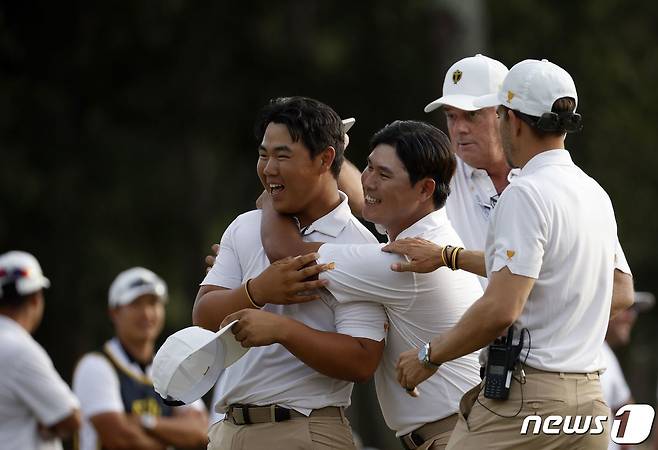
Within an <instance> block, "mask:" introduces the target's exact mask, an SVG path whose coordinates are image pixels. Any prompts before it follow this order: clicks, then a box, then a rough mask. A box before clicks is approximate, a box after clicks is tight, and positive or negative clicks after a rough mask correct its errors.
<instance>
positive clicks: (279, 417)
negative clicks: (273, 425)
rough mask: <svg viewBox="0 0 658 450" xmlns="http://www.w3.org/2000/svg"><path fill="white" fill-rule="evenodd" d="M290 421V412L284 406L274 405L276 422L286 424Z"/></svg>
mask: <svg viewBox="0 0 658 450" xmlns="http://www.w3.org/2000/svg"><path fill="white" fill-rule="evenodd" d="M286 420H290V410H289V409H288V408H284V407H283V406H279V405H274V422H285V421H286Z"/></svg>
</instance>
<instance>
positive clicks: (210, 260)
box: [205, 244, 219, 273]
mask: <svg viewBox="0 0 658 450" xmlns="http://www.w3.org/2000/svg"><path fill="white" fill-rule="evenodd" d="M210 250H211V251H212V253H211V254H210V255H206V259H205V261H206V264H207V265H208V267H206V273H208V272H210V269H212V266H214V265H215V260H216V259H217V257H218V256H219V244H213V245H212V246H210Z"/></svg>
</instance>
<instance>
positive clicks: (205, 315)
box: [192, 285, 254, 331]
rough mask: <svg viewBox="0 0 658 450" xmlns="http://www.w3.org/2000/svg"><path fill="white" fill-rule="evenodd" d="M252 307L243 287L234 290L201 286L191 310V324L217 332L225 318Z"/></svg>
mask: <svg viewBox="0 0 658 450" xmlns="http://www.w3.org/2000/svg"><path fill="white" fill-rule="evenodd" d="M253 307H254V306H253V305H252V304H251V302H250V301H249V298H248V297H247V293H246V291H245V288H244V285H241V286H240V287H239V288H236V289H224V288H218V287H217V286H212V287H210V286H201V288H200V289H199V293H198V294H197V298H196V300H195V302H194V308H193V309H192V323H193V324H194V325H197V326H200V327H202V328H206V329H208V330H211V331H217V330H219V325H220V324H221V323H222V321H223V320H224V318H225V317H226V316H228V315H229V314H232V313H234V312H236V311H240V310H241V309H245V308H253Z"/></svg>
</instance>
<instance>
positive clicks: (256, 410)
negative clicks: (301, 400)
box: [226, 403, 344, 425]
mask: <svg viewBox="0 0 658 450" xmlns="http://www.w3.org/2000/svg"><path fill="white" fill-rule="evenodd" d="M311 416H315V417H343V416H344V413H343V411H342V408H340V407H337V406H327V407H326V408H320V409H314V410H313V411H311ZM295 417H306V416H305V415H304V414H302V413H300V412H297V411H295V410H294V409H288V408H284V407H283V406H279V405H265V406H256V405H242V404H239V403H236V404H233V405H230V406H229V407H228V411H227V412H226V419H228V420H230V421H231V422H233V423H234V424H235V425H251V424H254V423H268V422H285V421H286V420H290V419H292V418H295Z"/></svg>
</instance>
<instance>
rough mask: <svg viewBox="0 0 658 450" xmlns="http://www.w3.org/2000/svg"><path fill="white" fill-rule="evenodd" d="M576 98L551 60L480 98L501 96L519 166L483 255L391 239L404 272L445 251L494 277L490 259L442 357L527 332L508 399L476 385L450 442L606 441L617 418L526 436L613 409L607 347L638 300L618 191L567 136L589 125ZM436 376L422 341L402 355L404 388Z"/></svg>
mask: <svg viewBox="0 0 658 450" xmlns="http://www.w3.org/2000/svg"><path fill="white" fill-rule="evenodd" d="M577 100H578V96H577V94H576V87H575V85H574V82H573V79H572V78H571V76H570V75H569V74H568V73H567V72H566V71H565V70H564V69H562V68H560V67H558V66H557V65H555V64H553V63H550V62H548V61H546V60H542V61H537V60H525V61H522V62H520V63H518V64H516V65H515V66H514V67H513V68H512V69H510V71H509V73H508V75H507V76H506V77H505V80H504V81H503V85H502V88H501V90H500V91H499V92H498V94H496V95H493V96H489V97H483V98H481V99H479V100H478V101H476V102H475V104H476V105H479V106H482V107H487V106H494V105H500V106H499V107H498V113H499V115H500V122H499V126H500V132H501V136H502V139H503V147H504V150H505V155H506V157H507V159H508V161H509V162H510V164H511V165H513V166H515V167H521V172H520V174H519V176H518V177H517V178H516V179H515V181H514V182H513V183H512V184H511V185H510V186H509V187H508V188H507V189H506V190H505V192H504V193H503V195H502V196H501V198H500V200H499V202H498V205H497V206H496V209H495V210H494V213H493V215H492V217H491V222H490V226H489V231H488V236H487V244H486V251H485V254H484V255H483V254H482V253H481V252H466V251H460V250H459V248H454V247H451V248H448V249H445V248H441V247H437V246H436V245H434V244H431V243H427V242H423V241H420V240H417V239H416V240H413V239H412V240H410V241H407V242H403V241H398V242H395V243H393V244H392V245H391V246H389V250H394V251H395V252H399V253H403V254H407V255H409V257H410V259H411V262H408V263H407V262H405V263H402V264H400V265H397V266H396V267H395V269H397V270H408V269H409V268H411V269H412V270H418V271H427V270H432V269H433V268H435V267H437V266H440V265H441V263H439V264H434V263H433V261H431V260H430V257H432V258H434V259H440V258H439V255H440V254H441V253H440V252H443V254H444V255H446V258H444V259H445V260H446V261H449V264H450V265H451V266H453V267H455V266H458V267H460V268H463V269H466V270H469V271H473V272H475V273H480V274H484V269H485V265H486V274H487V275H489V285H488V287H487V290H486V291H485V293H484V295H483V297H482V298H481V299H479V300H478V301H477V302H476V303H475V304H474V305H473V306H472V307H471V308H469V310H468V311H467V312H466V313H465V314H464V316H463V317H462V319H461V320H460V321H459V323H458V324H457V325H456V326H455V327H454V328H453V329H451V330H450V331H449V332H447V333H445V334H442V335H440V336H436V337H435V338H434V339H433V340H432V343H431V344H432V354H431V357H430V359H431V361H432V362H433V363H435V364H438V365H441V364H443V363H445V362H447V361H450V360H452V359H454V358H456V357H459V356H461V355H463V354H467V353H470V352H472V351H473V350H475V349H476V348H478V347H482V346H484V345H487V344H489V343H490V342H492V341H493V340H494V338H496V337H498V336H501V335H503V334H504V333H505V331H506V329H507V328H508V327H510V326H511V327H512V329H513V330H514V333H515V335H516V336H517V338H518V336H520V335H522V334H524V335H525V340H524V346H523V350H522V352H521V358H520V360H519V361H518V362H517V364H516V368H515V370H514V377H513V379H512V380H511V388H510V391H509V398H508V399H507V400H494V399H491V398H487V397H485V396H484V393H483V392H480V390H481V389H482V387H481V386H478V387H476V388H475V389H473V390H472V391H471V392H469V393H467V394H466V395H465V396H464V398H463V399H462V402H461V408H460V412H461V415H460V420H459V422H458V423H457V426H456V427H455V430H454V432H453V435H452V437H451V440H450V443H449V444H448V448H449V449H460V450H461V449H481V448H500V449H509V448H526V447H529V446H531V447H532V448H541V449H543V448H583V449H605V448H606V447H607V443H608V438H609V423H608V421H606V422H605V423H604V425H605V430H603V432H600V433H589V432H587V433H584V434H571V435H568V434H565V433H562V432H558V433H556V434H545V433H539V434H537V435H535V434H533V433H528V434H527V435H521V434H520V431H521V427H522V423H523V421H524V418H525V417H526V416H528V415H532V414H536V415H539V416H542V417H546V416H548V415H557V416H560V417H561V418H562V420H566V416H570V417H571V418H573V417H575V416H576V415H581V416H587V415H589V416H599V415H609V412H610V410H609V408H608V407H607V406H606V405H605V402H604V400H603V396H602V394H601V386H600V383H599V373H600V371H602V370H603V369H604V368H605V367H604V363H603V356H602V351H601V349H602V344H603V340H604V336H605V331H606V326H607V323H608V318H609V317H610V315H611V314H614V313H615V312H616V311H618V310H620V309H623V308H626V307H628V306H630V304H632V302H633V289H632V278H631V275H630V270H629V268H628V265H627V264H626V261H625V259H624V257H623V253H622V252H621V251H620V247H619V243H618V240H617V225H616V221H615V216H614V211H613V208H612V204H611V202H610V199H609V198H608V195H607V194H606V193H605V191H604V190H603V189H602V188H601V186H599V184H598V183H597V182H596V181H594V180H593V179H592V178H590V177H589V176H587V175H586V174H585V173H584V172H583V171H582V170H580V169H579V168H578V167H577V166H576V165H575V164H574V163H573V161H572V160H571V157H570V155H569V152H567V151H566V150H565V149H564V139H565V135H566V133H567V132H572V131H577V130H579V129H580V115H579V114H577V113H575V108H576V104H577ZM437 251H438V252H439V253H438V254H437V253H436V252H437ZM455 252H456V253H455ZM430 255H433V256H430ZM433 373H434V370H431V369H427V368H425V367H423V366H422V365H420V364H418V362H417V360H416V359H415V355H414V350H410V351H408V352H405V353H403V354H402V355H401V357H400V361H399V369H398V381H399V382H400V384H401V385H402V386H405V387H413V386H417V385H419V384H420V383H421V382H422V381H423V380H425V379H427V378H428V377H430V376H431V375H432V374H433ZM485 381H486V378H485ZM420 388H422V384H420ZM572 425H573V424H570V425H569V426H572ZM592 426H593V427H594V425H592Z"/></svg>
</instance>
